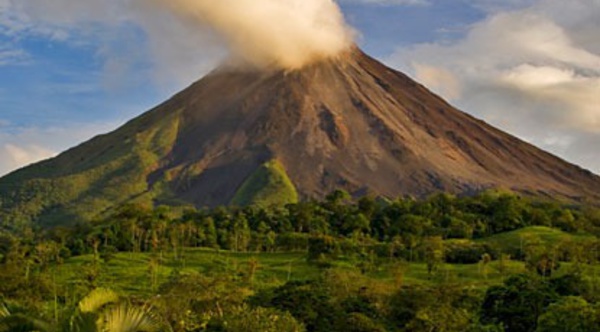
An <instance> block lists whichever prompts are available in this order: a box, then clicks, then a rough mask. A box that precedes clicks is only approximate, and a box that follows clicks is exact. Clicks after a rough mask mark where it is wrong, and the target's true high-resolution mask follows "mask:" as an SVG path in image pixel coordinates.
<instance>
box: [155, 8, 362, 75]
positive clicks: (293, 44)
mask: <svg viewBox="0 0 600 332" xmlns="http://www.w3.org/2000/svg"><path fill="white" fill-rule="evenodd" d="M147 3H151V4H152V6H158V7H159V8H166V9H168V10H170V11H171V12H173V13H174V14H176V15H177V16H179V17H182V18H183V19H185V20H187V22H188V23H189V22H191V23H192V24H193V25H195V26H197V27H198V29H199V30H198V33H206V31H212V32H214V33H216V34H217V35H218V36H219V37H220V38H222V39H223V40H224V41H225V42H226V44H227V46H228V48H229V50H230V53H231V55H232V56H233V57H234V58H236V59H238V60H242V61H244V62H246V63H249V64H251V65H255V66H261V67H264V66H278V67H283V68H286V69H297V68H300V67H302V66H304V65H306V64H309V63H311V62H314V61H316V60H319V59H323V58H327V57H332V56H335V55H337V54H339V53H340V52H342V51H344V50H345V49H347V48H348V47H349V46H350V45H351V44H352V39H353V38H352V36H353V32H352V30H351V29H350V28H349V27H348V26H347V25H346V24H345V22H344V18H343V14H342V13H341V10H340V8H339V7H338V5H337V4H336V3H335V2H334V1H333V0H151V1H148V2H147Z"/></svg>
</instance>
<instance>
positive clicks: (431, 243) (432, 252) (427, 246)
mask: <svg viewBox="0 0 600 332" xmlns="http://www.w3.org/2000/svg"><path fill="white" fill-rule="evenodd" d="M423 257H424V258H425V263H426V264H427V273H428V274H429V275H432V274H433V273H434V272H436V271H437V269H438V268H439V266H440V264H442V262H443V261H444V241H443V240H442V238H441V237H440V236H432V237H427V238H426V239H425V240H424V241H423Z"/></svg>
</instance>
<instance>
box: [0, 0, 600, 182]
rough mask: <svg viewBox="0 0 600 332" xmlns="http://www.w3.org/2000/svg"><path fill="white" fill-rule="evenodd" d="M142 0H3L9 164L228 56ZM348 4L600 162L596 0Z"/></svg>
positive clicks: (390, 46) (410, 69)
mask: <svg viewBox="0 0 600 332" xmlns="http://www.w3.org/2000/svg"><path fill="white" fill-rule="evenodd" d="M139 1H141V0H113V1H110V2H109V1H106V2H103V1H94V0H53V1H44V0H0V174H4V173H7V172H9V171H11V170H14V169H16V168H18V167H21V166H23V165H26V164H28V163H31V162H35V161H37V160H40V159H43V158H47V157H50V156H53V155H55V154H56V153H59V152H60V151H63V150H65V149H67V148H69V147H71V146H74V145H76V144H78V143H80V142H82V141H84V140H86V139H89V138H90V137H92V136H94V135H96V134H99V133H103V132H106V131H109V130H112V129H115V128H116V127H117V126H118V125H120V124H122V123H123V122H124V121H126V120H128V119H130V118H132V117H134V116H136V115H138V114H141V113H142V112H144V111H146V110H148V109H150V108H151V107H152V106H154V105H156V104H158V103H159V102H161V101H163V100H165V99H167V98H168V97H169V96H170V95H172V94H173V93H175V92H177V91H179V90H181V89H182V88H184V87H185V86H187V85H189V84H190V83H192V82H193V81H194V80H195V79H198V78H200V77H201V76H202V75H203V74H205V73H206V72H208V71H209V70H210V69H211V68H212V67H213V66H214V65H215V64H216V63H218V61H219V59H221V58H222V55H223V49H222V48H219V47H217V46H214V45H215V43H214V42H213V41H212V40H211V39H210V37H207V36H204V35H202V34H198V33H196V32H194V31H190V28H189V27H188V26H185V25H183V24H181V23H180V22H176V21H173V20H169V19H166V18H165V17H164V16H163V15H164V13H160V12H156V11H154V12H149V11H147V10H145V9H141V8H140V7H139V6H136V5H135V4H136V3H137V2H139ZM338 2H339V4H340V6H341V8H342V10H343V13H344V16H345V17H346V21H347V22H348V24H350V25H351V26H352V27H354V28H355V29H356V30H357V31H358V32H359V36H358V37H357V42H358V43H359V44H360V45H361V47H363V49H365V50H366V51H367V52H368V53H370V54H371V55H373V56H375V57H377V58H378V59H380V60H382V61H384V62H385V63H387V64H388V65H390V66H393V67H395V68H397V69H400V70H402V71H405V72H406V73H408V74H410V75H411V76H413V77H415V78H416V79H417V80H419V81H421V82H423V83H425V84H426V85H427V86H428V87H430V88H431V89H433V90H434V91H435V92H437V93H439V94H441V95H442V96H443V97H445V98H447V99H449V100H450V102H451V103H453V104H455V105H457V106H458V107H459V108H461V109H462V110H464V111H466V112H468V113H471V114H473V115H475V116H477V117H479V118H482V119H484V120H486V121H488V122H490V123H492V124H494V125H496V126H498V127H500V128H502V129H504V130H506V131H508V132H510V133H512V134H514V135H517V136H519V137H521V138H523V139H525V140H527V141H530V142H532V143H534V144H536V145H538V146H541V147H542V148H544V149H547V150H550V151H552V152H554V153H556V154H558V155H560V156H562V157H563V158H565V159H567V160H569V161H572V162H574V163H577V164H580V165H582V166H584V167H585V168H588V169H590V170H592V171H594V172H596V173H600V149H599V148H598V146H600V34H598V31H600V1H598V0H569V1H564V0H521V1H519V0H504V1H500V0H472V1H467V0H340V1H338Z"/></svg>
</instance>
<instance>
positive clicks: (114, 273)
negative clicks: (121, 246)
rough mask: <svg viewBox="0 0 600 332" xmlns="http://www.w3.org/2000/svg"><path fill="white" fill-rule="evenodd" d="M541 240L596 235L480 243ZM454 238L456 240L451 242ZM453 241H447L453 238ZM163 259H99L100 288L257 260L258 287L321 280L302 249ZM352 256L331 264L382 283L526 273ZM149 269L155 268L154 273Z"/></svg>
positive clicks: (134, 288)
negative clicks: (361, 259)
mask: <svg viewBox="0 0 600 332" xmlns="http://www.w3.org/2000/svg"><path fill="white" fill-rule="evenodd" d="M533 238H535V239H537V240H536V241H539V242H541V243H544V244H552V245H556V244H558V243H561V242H562V241H582V240H585V239H589V238H592V237H591V236H590V235H585V234H582V235H573V234H569V233H565V232H562V231H560V230H556V229H551V228H547V227H528V228H524V229H520V230H517V231H513V232H507V233H503V234H498V235H494V236H491V237H488V238H484V239H478V240H476V242H485V243H488V244H491V245H493V246H495V247H496V248H499V249H501V250H502V251H508V250H511V249H517V248H519V247H520V246H521V245H522V244H523V242H524V241H530V240H531V239H533ZM450 241H452V240H450ZM450 241H449V242H450ZM154 257H155V258H154V261H156V257H160V259H159V260H160V264H157V265H155V267H154V269H153V270H152V268H151V266H152V263H151V262H152V261H153V256H152V255H151V254H150V253H118V254H116V255H115V256H114V258H112V259H111V260H109V261H108V262H107V263H106V262H103V261H102V260H100V263H99V265H98V266H99V271H100V273H99V277H98V279H97V285H98V286H104V287H109V288H112V289H114V290H116V291H120V292H123V293H125V294H132V295H144V294H150V293H151V292H153V291H155V290H156V287H158V286H159V285H160V284H163V283H165V282H167V281H168V280H169V276H170V275H171V274H172V273H174V271H177V272H180V273H192V272H198V273H201V274H219V273H223V274H227V275H233V276H236V277H238V278H240V279H243V278H245V276H247V274H248V271H249V270H250V266H251V265H252V264H256V266H257V270H256V273H255V276H254V278H253V282H254V285H255V286H257V287H259V288H260V287H262V286H273V285H281V284H283V283H285V282H287V281H290V280H308V279H315V278H317V277H318V276H319V275H320V274H321V273H322V270H323V267H322V266H321V267H320V266H319V265H318V264H313V263H309V262H307V260H306V253H303V252H285V253H284V252H276V253H236V252H229V251H223V250H219V251H217V250H214V249H199V248H187V249H184V250H183V252H182V253H180V254H179V257H175V254H174V253H173V252H169V251H165V252H162V253H160V254H157V255H155V256H154ZM92 261H93V255H85V256H78V257H73V258H70V259H67V260H66V261H65V262H64V264H62V265H59V266H57V267H56V278H57V282H58V283H59V284H60V285H63V286H67V287H68V285H77V284H82V283H84V282H85V275H86V269H89V266H90V265H91V263H92ZM363 263H364V262H362V263H361V262H357V261H356V260H354V259H353V258H350V257H339V258H338V259H336V260H333V261H330V262H328V266H329V267H330V268H334V269H340V270H348V271H352V270H354V271H359V270H360V268H362V269H363V272H364V273H365V275H366V276H368V277H370V278H374V279H377V280H379V281H382V282H390V283H398V282H401V283H403V284H406V285H411V284H432V283H439V282H454V283H460V284H463V285H468V286H473V287H488V286H490V285H494V284H500V283H502V281H503V280H504V278H505V277H506V276H508V275H510V274H514V273H523V272H526V270H525V264H524V263H523V262H521V261H515V260H510V259H509V260H507V261H504V262H500V261H497V260H496V261H491V262H490V263H489V264H487V266H483V265H482V264H447V263H442V264H439V266H438V267H437V271H436V272H435V273H433V274H429V273H428V271H427V266H426V264H424V263H410V262H402V261H400V260H395V259H393V260H389V259H381V258H380V259H378V260H377V262H376V263H374V262H371V263H370V264H367V266H366V267H365V265H364V264H363ZM571 267H572V266H571V264H569V263H561V268H560V269H559V271H558V272H557V273H558V274H559V275H560V274H562V273H565V272H568V271H570V270H571ZM585 269H586V273H587V274H590V275H600V267H598V266H586V267H585ZM151 270H152V271H153V272H151Z"/></svg>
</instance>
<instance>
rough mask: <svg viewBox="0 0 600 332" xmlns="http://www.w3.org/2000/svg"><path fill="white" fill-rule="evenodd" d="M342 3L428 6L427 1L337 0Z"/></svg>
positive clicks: (428, 2)
mask: <svg viewBox="0 0 600 332" xmlns="http://www.w3.org/2000/svg"><path fill="white" fill-rule="evenodd" d="M339 2H342V3H362V4H368V5H396V6H397V5H409V6H415V5H416V6H422V5H428V4H430V1H429V0H339Z"/></svg>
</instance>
